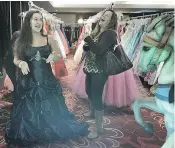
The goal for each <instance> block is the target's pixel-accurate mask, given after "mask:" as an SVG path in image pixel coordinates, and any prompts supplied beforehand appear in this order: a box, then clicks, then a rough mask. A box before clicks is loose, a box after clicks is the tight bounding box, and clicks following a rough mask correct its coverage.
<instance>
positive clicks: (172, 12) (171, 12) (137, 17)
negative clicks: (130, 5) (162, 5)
mask: <svg viewBox="0 0 175 148" xmlns="http://www.w3.org/2000/svg"><path fill="white" fill-rule="evenodd" d="M167 14H174V11H169V12H162V13H155V14H149V15H142V16H136V17H130V19H139V18H148V17H152V16H159V15H167Z"/></svg>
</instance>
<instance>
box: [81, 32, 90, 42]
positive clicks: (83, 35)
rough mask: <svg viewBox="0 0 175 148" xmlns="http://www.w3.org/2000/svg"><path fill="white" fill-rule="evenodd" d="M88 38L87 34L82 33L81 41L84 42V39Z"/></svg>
mask: <svg viewBox="0 0 175 148" xmlns="http://www.w3.org/2000/svg"><path fill="white" fill-rule="evenodd" d="M88 36H89V33H87V32H83V33H82V39H83V40H84V39H85V38H86V37H88Z"/></svg>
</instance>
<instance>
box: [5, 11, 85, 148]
mask: <svg viewBox="0 0 175 148" xmlns="http://www.w3.org/2000/svg"><path fill="white" fill-rule="evenodd" d="M42 20H43V18H42V14H41V13H40V12H39V11H29V12H28V13H27V14H26V17H25V19H24V23H23V26H22V29H21V31H20V36H19V38H18V40H17V41H16V43H15V45H14V63H15V65H16V66H17V67H18V75H17V87H16V90H15V92H14V95H13V97H14V103H13V110H12V114H11V119H10V121H9V122H8V124H7V128H6V141H7V143H8V144H9V145H10V144H13V145H21V146H27V147H28V146H29V145H31V144H35V143H46V142H47V143H49V142H52V141H56V140H58V139H60V138H61V139H69V138H73V137H76V136H86V135H87V134H88V125H87V124H85V123H80V122H78V121H76V119H75V117H74V115H73V114H72V113H71V112H69V110H68V108H67V106H66V104H65V100H64V97H63V95H62V89H61V86H60V84H59V83H58V82H57V80H56V78H55V77H54V75H53V73H52V69H51V66H50V62H52V61H57V60H58V59H59V58H61V53H60V50H59V47H58V46H57V43H56V41H55V40H54V39H53V38H52V37H51V36H43V35H42V27H43V21H42Z"/></svg>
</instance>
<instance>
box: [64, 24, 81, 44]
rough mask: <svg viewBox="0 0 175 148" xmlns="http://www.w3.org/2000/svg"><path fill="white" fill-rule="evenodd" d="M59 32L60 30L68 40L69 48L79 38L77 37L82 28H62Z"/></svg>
mask: <svg viewBox="0 0 175 148" xmlns="http://www.w3.org/2000/svg"><path fill="white" fill-rule="evenodd" d="M61 30H62V32H65V35H66V37H67V40H68V44H69V47H71V46H72V44H73V43H74V42H77V41H78V38H79V36H80V34H81V32H82V27H80V26H77V27H74V26H64V27H63V26H62V27H61Z"/></svg>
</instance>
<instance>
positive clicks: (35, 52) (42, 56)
mask: <svg viewBox="0 0 175 148" xmlns="http://www.w3.org/2000/svg"><path fill="white" fill-rule="evenodd" d="M51 52H52V50H51V47H50V45H45V46H41V47H31V49H30V50H28V52H27V53H26V56H25V59H26V62H27V63H28V65H29V69H30V72H29V73H28V75H26V76H25V75H24V76H23V77H24V80H25V81H24V84H22V85H23V87H31V86H34V85H40V86H41V87H50V88H55V86H56V85H57V83H56V82H57V81H56V79H55V77H54V75H53V73H52V68H51V64H50V63H46V59H47V58H48V56H49V55H50V54H51Z"/></svg>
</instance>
